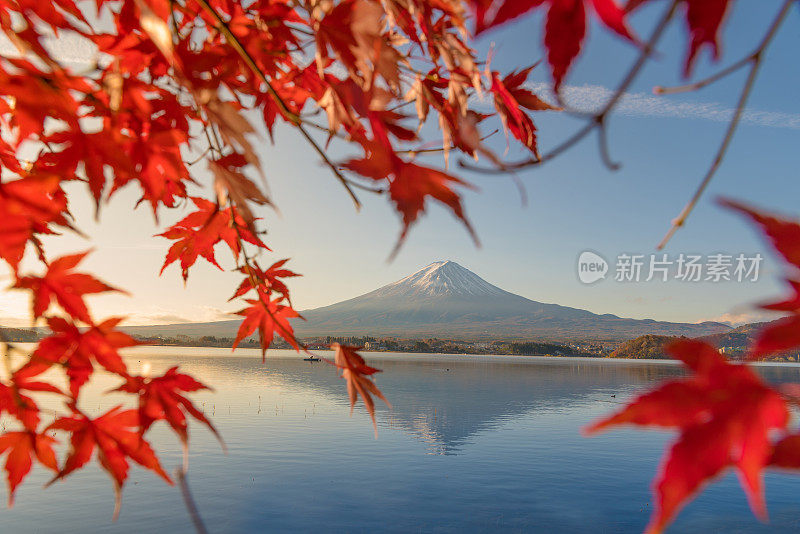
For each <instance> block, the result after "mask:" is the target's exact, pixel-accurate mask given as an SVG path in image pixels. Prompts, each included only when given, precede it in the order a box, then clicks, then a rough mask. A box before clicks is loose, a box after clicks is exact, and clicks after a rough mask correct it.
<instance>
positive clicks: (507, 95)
mask: <svg viewBox="0 0 800 534" xmlns="http://www.w3.org/2000/svg"><path fill="white" fill-rule="evenodd" d="M534 66H535V65H534ZM534 66H530V67H528V68H527V69H524V70H522V71H520V72H512V73H511V74H509V75H508V76H506V77H505V78H503V79H502V80H501V79H500V75H499V74H498V73H497V72H492V86H491V91H492V94H494V105H495V108H497V113H498V114H499V115H500V120H502V121H503V126H504V127H505V128H506V130H507V131H510V132H511V134H512V135H513V136H514V137H516V138H517V139H518V140H519V141H520V142H521V143H522V144H523V145H525V146H526V147H528V149H529V150H530V151H531V152H533V153H534V154H535V155H536V156H537V157H538V156H539V149H538V147H537V144H536V126H534V124H533V120H531V118H530V117H529V116H528V114H527V113H525V112H524V111H523V110H522V109H520V108H527V109H530V110H532V111H543V110H560V109H561V108H559V107H556V106H551V105H550V104H548V103H547V102H545V101H543V100H542V99H540V98H539V97H538V96H536V95H535V94H534V93H533V92H532V91H530V90H529V89H525V88H524V87H523V84H524V83H525V81H526V80H527V79H528V75H529V74H530V72H531V70H532V69H533V67H534Z"/></svg>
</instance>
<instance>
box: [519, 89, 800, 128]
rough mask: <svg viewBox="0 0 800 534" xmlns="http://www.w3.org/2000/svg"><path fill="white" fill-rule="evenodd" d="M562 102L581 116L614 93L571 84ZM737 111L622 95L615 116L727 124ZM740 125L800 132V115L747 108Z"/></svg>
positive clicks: (546, 92)
mask: <svg viewBox="0 0 800 534" xmlns="http://www.w3.org/2000/svg"><path fill="white" fill-rule="evenodd" d="M529 87H530V88H531V89H532V90H534V91H536V92H537V93H539V94H542V95H546V97H548V98H550V99H553V100H555V99H554V95H553V94H552V91H551V90H550V85H549V84H547V83H531V84H529ZM562 93H563V99H564V100H565V101H566V102H567V103H568V104H569V105H570V107H572V108H575V109H577V110H578V111H581V112H584V113H593V112H597V111H599V110H600V109H602V107H603V106H604V105H605V103H606V102H608V100H609V99H610V98H611V97H612V95H613V94H614V91H612V90H611V89H609V88H607V87H603V86H601V85H572V86H566V87H564V88H562ZM735 111H736V110H735V109H734V108H732V107H730V106H726V105H724V104H721V103H719V102H686V101H684V102H680V101H676V100H674V99H670V98H667V97H663V96H655V95H652V94H648V93H625V94H624V95H623V96H622V98H621V99H620V101H619V103H618V104H617V107H616V108H615V111H614V113H616V114H619V115H626V116H629V117H653V118H671V119H701V120H707V121H713V122H728V121H730V120H731V117H733V113H734V112H735ZM742 122H743V123H745V124H752V125H754V126H765V127H769V128H789V129H792V130H797V129H800V113H785V112H780V111H763V110H756V109H746V110H745V111H744V113H743V114H742Z"/></svg>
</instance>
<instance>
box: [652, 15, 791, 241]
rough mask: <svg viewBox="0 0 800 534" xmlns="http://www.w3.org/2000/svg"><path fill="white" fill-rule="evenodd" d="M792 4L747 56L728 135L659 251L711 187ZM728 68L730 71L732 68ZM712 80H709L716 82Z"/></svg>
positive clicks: (773, 22) (778, 16)
mask: <svg viewBox="0 0 800 534" xmlns="http://www.w3.org/2000/svg"><path fill="white" fill-rule="evenodd" d="M792 3H793V0H785V1H784V3H783V6H782V7H781V9H780V11H779V12H778V14H777V16H776V17H775V19H774V20H773V21H772V24H771V25H770V27H769V29H768V30H767V33H766V34H765V35H764V38H763V39H762V40H761V43H760V44H759V46H758V47H757V48H756V50H755V52H753V54H751V55H750V56H748V58H746V60H747V62H749V63H750V72H749V73H748V75H747V80H746V81H745V83H744V86H743V87H742V92H741V94H740V95H739V101H738V102H737V103H736V111H735V112H734V114H733V117H732V118H731V121H730V123H729V124H728V129H727V130H726V131H725V136H724V137H723V138H722V143H721V144H720V146H719V149H717V154H716V155H715V156H714V159H713V160H712V162H711V166H710V167H709V168H708V171H706V174H705V176H704V177H703V180H702V181H701V182H700V185H698V186H697V189H696V190H695V192H694V194H693V195H692V198H691V199H690V200H689V202H688V203H687V204H686V206H684V208H683V210H681V212H680V214H678V216H677V217H676V218H675V219H673V221H672V226H670V228H669V230H667V233H666V235H665V236H664V238H663V239H662V240H661V242H660V243H659V244H658V247H657V249H658V250H661V249H663V248H664V247H665V246H666V245H667V243H668V242H669V240H670V239H672V236H674V235H675V232H677V231H678V228H680V227H681V226H683V225H684V224H685V223H686V219H688V218H689V215H690V214H691V213H692V211H693V210H694V208H695V206H696V205H697V203H698V202H699V201H700V197H702V196H703V193H704V192H705V190H706V188H707V187H708V184H709V183H711V179H712V178H714V175H715V174H716V173H717V170H718V169H719V166H720V164H721V163H722V160H723V159H724V158H725V154H726V153H727V151H728V147H729V146H730V144H731V141H732V140H733V134H734V133H736V128H737V127H738V126H739V122H740V121H741V119H742V113H743V112H744V108H745V106H746V105H747V100H748V98H749V97H750V93H751V92H752V89H753V84H754V82H755V80H756V76H757V75H758V70H759V69H760V68H761V62H762V59H763V57H764V51H765V50H766V49H767V48H768V47H769V44H770V43H771V42H772V39H773V38H774V37H775V34H776V33H777V32H778V28H780V26H781V24H782V23H783V21H784V20H785V19H786V14H787V13H788V12H789V8H790V7H791V5H792ZM734 66H735V65H734ZM726 70H730V68H729V69H726ZM731 72H732V71H731ZM722 74H723V75H727V74H729V72H728V73H726V72H725V70H723V71H722ZM721 77H722V76H717V78H716V79H719V78H721ZM711 78H714V76H712V77H711ZM713 81H715V80H713ZM713 81H712V82H709V83H713ZM706 85H708V84H706Z"/></svg>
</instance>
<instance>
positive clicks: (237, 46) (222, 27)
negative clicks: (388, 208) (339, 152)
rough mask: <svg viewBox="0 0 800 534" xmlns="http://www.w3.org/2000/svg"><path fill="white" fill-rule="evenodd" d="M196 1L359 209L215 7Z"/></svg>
mask: <svg viewBox="0 0 800 534" xmlns="http://www.w3.org/2000/svg"><path fill="white" fill-rule="evenodd" d="M196 2H197V3H198V4H200V6H201V7H202V8H203V10H204V11H206V12H207V13H208V14H209V15H211V17H213V18H214V20H216V21H217V24H218V26H217V30H218V31H219V32H221V33H222V34H223V35H224V36H225V38H226V39H227V40H228V42H229V43H230V45H231V46H232V47H233V48H234V50H236V52H237V53H238V54H239V56H240V57H241V58H242V60H243V61H244V63H245V65H247V66H248V67H249V68H250V70H251V71H252V72H253V74H255V75H256V77H258V79H259V80H261V82H262V83H264V85H266V87H267V92H268V93H269V95H270V96H271V97H272V99H273V100H274V101H275V103H276V104H277V105H278V107H279V108H280V110H281V112H282V113H283V114H284V115H285V116H286V117H287V118H288V119H289V120H290V121H291V122H292V123H293V124H294V125H295V126H297V129H298V130H300V133H301V134H302V135H303V137H304V138H305V139H306V141H308V143H309V144H310V145H311V146H312V147H313V148H314V150H315V151H316V152H317V154H319V156H320V157H321V158H322V160H323V161H324V162H325V164H326V165H327V166H328V167H329V168H330V169H331V171H332V172H333V174H334V175H335V176H336V178H337V179H338V180H339V182H341V184H342V186H343V187H344V188H345V189H346V190H347V193H348V194H349V195H350V198H351V199H353V204H355V207H356V209H360V208H361V202H360V201H359V200H358V197H357V196H356V194H355V192H354V191H353V190H352V189H351V188H350V185H349V184H348V183H347V179H345V177H344V176H343V175H342V173H341V172H340V171H339V169H337V168H336V165H335V164H334V163H333V162H332V161H331V160H330V159H329V158H328V155H327V154H326V153H325V151H324V150H323V148H322V147H321V146H320V145H319V144H318V143H317V142H316V141H315V140H314V138H313V137H311V134H309V133H308V131H307V130H306V129H305V128H304V127H303V124H302V119H301V118H300V116H299V115H297V114H296V113H295V112H293V111H292V110H291V109H289V106H287V105H286V102H284V101H283V99H282V98H281V96H280V95H279V94H278V92H277V91H275V88H274V87H272V84H271V83H270V81H269V79H268V78H267V76H266V74H264V71H262V70H261V68H260V67H259V66H258V65H257V64H256V62H255V59H253V56H251V55H250V53H249V52H248V51H247V50H245V48H244V45H242V43H241V41H239V39H238V37H236V35H234V33H233V32H232V31H231V29H230V27H229V26H228V24H227V23H226V22H225V20H223V18H222V16H221V15H220V14H219V13H218V12H217V10H216V9H214V8H213V7H212V6H211V4H209V3H208V1H207V0H196Z"/></svg>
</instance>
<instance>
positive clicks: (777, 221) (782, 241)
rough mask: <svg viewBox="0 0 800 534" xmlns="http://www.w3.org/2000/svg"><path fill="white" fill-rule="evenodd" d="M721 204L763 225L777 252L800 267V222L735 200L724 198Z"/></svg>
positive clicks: (762, 227) (762, 229) (764, 231)
mask: <svg viewBox="0 0 800 534" xmlns="http://www.w3.org/2000/svg"><path fill="white" fill-rule="evenodd" d="M720 204H721V205H722V206H725V207H727V208H731V209H733V210H736V211H738V212H739V213H743V214H745V215H747V216H748V217H749V218H750V219H751V220H752V221H753V222H755V223H756V224H758V225H759V226H760V227H761V231H762V232H763V233H764V234H765V235H766V236H767V237H768V238H769V240H770V242H771V243H772V246H773V248H774V249H775V250H776V252H778V253H779V254H780V255H781V256H783V257H784V259H785V260H786V261H787V262H789V263H791V264H792V265H794V266H795V267H798V268H800V223H798V222H797V221H793V220H790V219H784V218H781V217H777V216H775V215H773V214H771V213H764V212H762V211H759V210H757V209H755V208H752V207H750V206H746V205H745V204H742V203H740V202H736V201H735V200H728V199H723V200H721V201H720Z"/></svg>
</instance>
